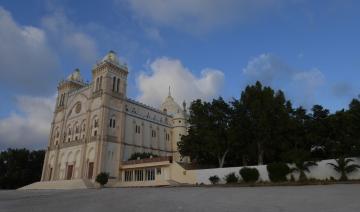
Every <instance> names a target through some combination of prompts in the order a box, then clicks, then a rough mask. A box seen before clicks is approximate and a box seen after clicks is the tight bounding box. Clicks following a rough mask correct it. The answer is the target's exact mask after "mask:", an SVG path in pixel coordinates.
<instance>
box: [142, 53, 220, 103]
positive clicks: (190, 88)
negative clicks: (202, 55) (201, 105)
mask: <svg viewBox="0 0 360 212" xmlns="http://www.w3.org/2000/svg"><path fill="white" fill-rule="evenodd" d="M150 69H151V73H150V74H149V75H147V74H145V73H142V74H141V75H140V76H139V77H138V81H137V83H138V88H139V90H140V96H139V97H138V99H139V100H140V101H142V102H145V103H147V104H150V105H153V106H158V105H160V104H161V102H162V101H163V100H164V99H165V97H166V96H167V93H168V87H169V86H171V94H172V96H173V97H174V99H175V100H176V101H177V102H178V103H181V102H182V101H183V100H185V101H187V102H188V103H189V102H191V101H192V100H194V99H197V98H201V99H205V100H209V99H211V98H212V97H216V96H217V95H219V92H220V89H221V88H222V85H223V82H224V74H223V72H221V71H219V70H215V69H209V68H207V69H204V70H202V71H201V76H200V77H196V76H194V75H193V74H192V72H191V71H190V70H189V69H187V68H186V67H184V66H183V64H182V63H181V61H179V60H175V59H169V58H166V57H163V58H159V59H156V60H155V61H153V62H152V63H151V64H150Z"/></svg>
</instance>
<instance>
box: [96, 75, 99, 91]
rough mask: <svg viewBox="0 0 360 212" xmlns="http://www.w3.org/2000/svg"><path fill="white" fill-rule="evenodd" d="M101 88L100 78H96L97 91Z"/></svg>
mask: <svg viewBox="0 0 360 212" xmlns="http://www.w3.org/2000/svg"><path fill="white" fill-rule="evenodd" d="M97 90H99V78H96V84H95V91H97Z"/></svg>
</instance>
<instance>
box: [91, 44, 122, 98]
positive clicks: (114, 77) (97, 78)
mask: <svg viewBox="0 0 360 212" xmlns="http://www.w3.org/2000/svg"><path fill="white" fill-rule="evenodd" d="M127 75H128V68H127V66H126V64H122V63H120V61H119V59H118V56H117V55H116V53H115V52H114V51H109V53H107V54H106V55H105V57H104V58H103V59H102V60H101V61H100V62H99V63H97V64H96V65H95V66H94V67H93V71H92V78H93V83H94V84H93V93H95V94H96V93H107V94H111V95H115V96H117V97H120V98H123V97H126V84H127Z"/></svg>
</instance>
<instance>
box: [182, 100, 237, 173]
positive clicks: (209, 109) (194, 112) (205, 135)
mask: <svg viewBox="0 0 360 212" xmlns="http://www.w3.org/2000/svg"><path fill="white" fill-rule="evenodd" d="M230 114H231V108H230V106H229V104H228V103H226V102H225V101H224V100H223V99H222V98H221V97H220V98H218V99H214V100H213V101H212V102H211V103H208V102H202V101H201V100H196V101H194V102H193V103H192V104H191V106H190V119H189V123H190V129H189V134H188V135H186V136H183V137H182V141H181V142H179V144H178V147H179V151H180V153H181V154H182V155H189V156H190V157H191V158H192V159H193V160H196V161H198V162H200V163H201V162H203V163H204V162H205V160H204V159H210V162H211V161H214V160H217V162H218V166H219V167H223V166H224V163H225V160H226V156H227V155H228V153H229V152H230V150H231V148H232V145H233V144H232V140H231V139H229V121H230ZM208 162H209V161H208Z"/></svg>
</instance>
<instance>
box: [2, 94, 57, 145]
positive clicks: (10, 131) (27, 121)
mask: <svg viewBox="0 0 360 212" xmlns="http://www.w3.org/2000/svg"><path fill="white" fill-rule="evenodd" d="M55 99H56V98H55V96H52V97H48V98H44V97H32V96H18V97H17V98H16V102H17V109H18V112H12V113H10V114H9V116H8V117H5V118H3V119H0V150H1V149H5V148H30V149H39V148H42V149H43V148H45V147H46V144H47V142H48V135H49V132H50V126H51V119H52V115H53V110H54V105H55Z"/></svg>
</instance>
